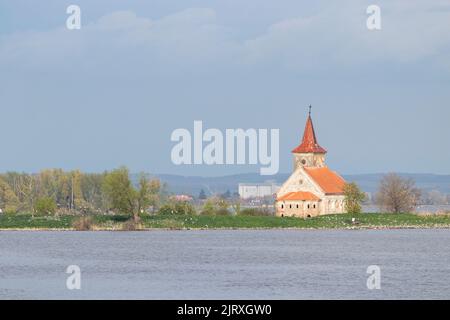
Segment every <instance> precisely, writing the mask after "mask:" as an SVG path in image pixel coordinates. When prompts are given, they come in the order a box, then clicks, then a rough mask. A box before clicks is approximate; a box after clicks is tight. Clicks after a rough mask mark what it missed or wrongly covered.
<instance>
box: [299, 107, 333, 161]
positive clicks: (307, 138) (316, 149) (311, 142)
mask: <svg viewBox="0 0 450 320" xmlns="http://www.w3.org/2000/svg"><path fill="white" fill-rule="evenodd" d="M311 108H312V107H311V106H309V115H308V120H307V121H306V126H305V133H304V134H303V139H302V143H301V144H300V145H299V146H298V147H297V148H295V149H294V150H292V153H327V150H325V149H324V148H322V147H321V146H319V144H318V143H317V138H316V132H315V131H314V125H313V122H312V118H311Z"/></svg>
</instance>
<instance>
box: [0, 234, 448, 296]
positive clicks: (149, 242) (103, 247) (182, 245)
mask: <svg viewBox="0 0 450 320" xmlns="http://www.w3.org/2000/svg"><path fill="white" fill-rule="evenodd" d="M449 247H450V230H359V231H351V230H333V231H329V230H324V231H320V230H311V231H309V230H308V231H304V230H249V231H244V230H227V231H214V230H208V231H148V232H67V231H58V232H28V231H0V299H410V298H413V299H449V298H450V250H449V249H450V248H449ZM69 265H77V266H79V267H80V269H81V290H68V289H67V288H66V279H67V277H68V276H69V274H66V273H65V272H66V268H67V267H68V266H69ZM370 265H377V266H379V267H380V270H381V289H380V290H369V289H367V285H366V281H367V278H368V277H369V274H367V273H366V271H367V268H368V266H370Z"/></svg>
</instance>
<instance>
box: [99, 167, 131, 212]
mask: <svg viewBox="0 0 450 320" xmlns="http://www.w3.org/2000/svg"><path fill="white" fill-rule="evenodd" d="M103 192H104V193H105V195H106V196H107V198H108V200H109V203H110V207H111V208H112V209H114V210H117V211H118V212H120V213H124V214H132V215H134V218H135V220H138V217H137V214H138V213H137V212H136V210H135V206H134V203H135V199H136V197H137V196H136V190H135V189H134V188H133V186H132V183H131V180H130V177H129V172H128V169H127V168H126V167H120V168H118V169H115V170H113V171H111V172H108V173H106V175H105V178H104V180H103Z"/></svg>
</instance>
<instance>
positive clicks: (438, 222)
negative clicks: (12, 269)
mask: <svg viewBox="0 0 450 320" xmlns="http://www.w3.org/2000/svg"><path fill="white" fill-rule="evenodd" d="M352 218H356V222H355V223H353V222H352ZM76 219H77V217H74V216H61V217H34V218H32V217H31V215H13V216H10V215H2V216H0V229H2V230H8V229H9V230H14V229H37V230H45V229H61V230H71V229H73V222H74V221H75V220H76ZM128 219H129V217H128V216H100V215H98V216H93V217H92V229H93V230H121V229H122V226H123V225H124V224H125V223H126V222H127V220H128ZM138 227H139V228H140V229H272V228H298V229H346V228H356V229H371V228H373V229H375V228H450V215H428V216H420V215H416V214H379V213H370V214H358V215H350V214H341V215H329V216H322V217H316V218H309V219H300V218H286V217H285V218H278V217H267V216H165V215H159V216H148V217H144V218H142V220H141V222H140V225H139V226H138Z"/></svg>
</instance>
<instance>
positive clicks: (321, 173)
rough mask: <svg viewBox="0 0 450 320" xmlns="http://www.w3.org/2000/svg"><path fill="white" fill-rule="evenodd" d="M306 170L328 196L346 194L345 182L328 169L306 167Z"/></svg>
mask: <svg viewBox="0 0 450 320" xmlns="http://www.w3.org/2000/svg"><path fill="white" fill-rule="evenodd" d="M304 170H305V172H306V173H307V174H308V175H309V176H310V177H311V179H313V180H314V181H315V182H316V183H317V184H318V185H319V187H320V188H321V189H322V190H323V192H325V193H326V194H343V193H344V186H345V180H344V179H343V178H342V177H341V176H340V175H338V174H337V173H336V172H334V171H331V170H330V169H328V167H323V168H315V167H314V168H313V167H305V168H304Z"/></svg>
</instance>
